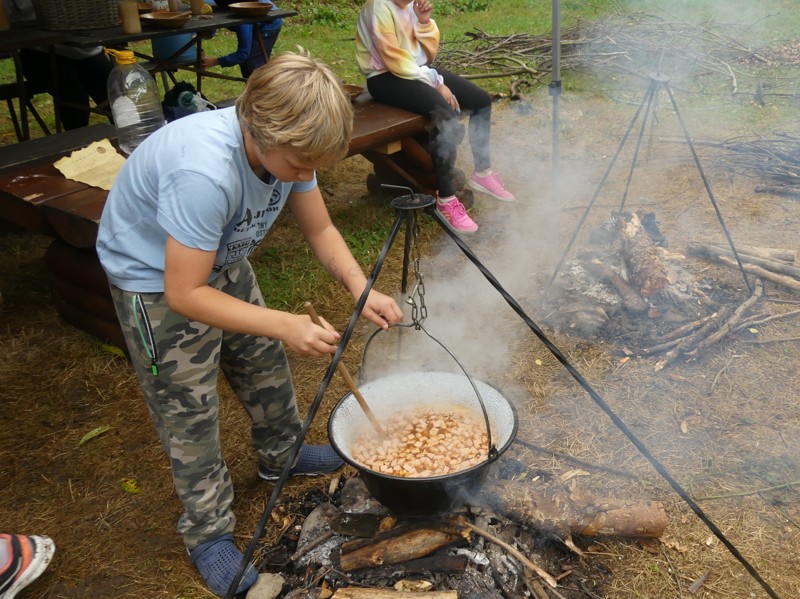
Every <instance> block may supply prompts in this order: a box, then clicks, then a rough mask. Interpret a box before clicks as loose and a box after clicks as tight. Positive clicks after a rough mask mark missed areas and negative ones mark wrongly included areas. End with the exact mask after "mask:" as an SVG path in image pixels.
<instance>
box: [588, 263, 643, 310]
mask: <svg viewBox="0 0 800 599" xmlns="http://www.w3.org/2000/svg"><path fill="white" fill-rule="evenodd" d="M586 266H587V267H588V268H589V270H590V271H591V272H593V273H594V274H595V275H597V276H598V277H599V278H600V280H601V281H605V282H607V283H609V284H610V285H611V286H612V287H614V289H616V290H617V293H619V295H620V297H621V298H622V307H623V308H625V309H626V310H627V311H628V312H632V313H634V314H641V313H643V312H647V311H648V310H649V309H650V304H649V303H647V302H646V301H645V300H644V298H643V297H642V296H641V295H639V292H638V291H636V289H634V288H633V287H631V286H630V285H629V284H628V283H627V281H625V280H624V279H623V278H622V277H621V276H619V275H618V274H617V273H615V272H614V271H613V270H611V269H610V268H609V267H608V266H606V265H605V264H603V263H602V262H601V261H600V260H598V259H596V258H595V259H594V260H590V261H589V262H588V263H587V264H586Z"/></svg>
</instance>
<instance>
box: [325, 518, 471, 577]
mask: <svg viewBox="0 0 800 599" xmlns="http://www.w3.org/2000/svg"><path fill="white" fill-rule="evenodd" d="M468 539H469V533H468V532H467V531H466V530H465V529H464V527H463V526H461V525H458V524H453V523H430V522H428V523H424V522H423V523H416V524H409V525H405V526H398V527H397V528H394V529H392V530H389V531H387V532H385V533H381V534H379V535H376V536H375V537H374V538H371V539H355V540H353V541H348V542H347V543H345V544H343V545H342V548H341V551H340V560H339V561H340V566H341V569H342V570H343V571H345V572H350V571H353V570H360V569H362V568H372V567H375V566H382V565H384V564H398V563H401V562H405V561H408V560H412V559H416V558H418V557H423V556H426V555H428V554H430V553H433V552H434V551H436V550H437V549H441V548H443V547H448V546H450V545H455V544H458V543H462V542H465V541H467V540H468Z"/></svg>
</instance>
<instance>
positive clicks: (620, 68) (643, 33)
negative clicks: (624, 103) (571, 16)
mask: <svg viewBox="0 0 800 599" xmlns="http://www.w3.org/2000/svg"><path fill="white" fill-rule="evenodd" d="M737 38H738V36H737V35H736V32H735V31H733V32H732V31H731V29H730V25H729V24H728V25H722V24H720V25H716V26H715V24H714V23H705V24H703V25H692V24H689V23H686V22H684V21H680V20H676V19H674V17H671V16H660V15H655V14H647V13H633V14H631V13H626V14H624V15H622V14H611V15H609V16H608V17H607V18H604V19H598V20H595V21H591V22H578V23H577V24H575V25H572V26H567V27H563V28H562V31H561V68H562V69H564V70H572V71H578V72H590V73H593V74H598V73H607V74H608V75H619V74H624V75H632V76H634V77H638V78H643V79H647V77H648V76H649V74H650V73H652V72H654V71H656V70H660V72H662V73H666V74H669V75H672V74H676V76H678V75H677V74H679V73H680V74H681V75H680V76H681V77H686V81H687V82H690V81H691V80H692V78H697V77H709V76H714V77H720V78H722V79H723V80H724V81H726V82H727V85H728V88H729V90H730V92H731V93H734V94H735V93H737V92H738V91H739V90H740V82H739V80H740V79H742V80H744V82H743V83H742V84H741V87H742V88H743V89H742V91H746V92H747V93H754V92H755V91H756V87H757V86H758V85H761V84H760V83H759V81H758V75H757V72H758V69H759V68H760V67H762V66H765V65H772V64H776V63H779V64H791V60H790V59H791V58H792V55H791V54H790V53H789V52H788V50H785V51H783V52H778V51H777V50H770V49H765V50H764V52H761V51H759V50H756V49H753V48H752V47H750V46H748V45H746V44H744V43H743V42H741V41H740V40H739V39H737ZM552 58H553V57H552V39H551V36H550V35H530V34H525V33H517V34H513V35H510V36H496V35H490V34H488V33H486V32H485V31H481V30H475V31H470V32H467V33H466V34H465V37H464V38H463V39H456V40H452V41H447V42H444V43H443V44H442V47H441V49H440V52H439V56H438V57H437V64H439V65H441V66H442V67H444V68H447V69H449V70H452V71H455V72H458V73H460V74H463V75H464V76H466V77H467V78H471V79H487V78H498V77H511V78H513V81H512V83H511V96H512V97H518V93H519V92H520V91H521V89H522V88H523V87H526V86H530V85H532V84H535V83H543V82H544V83H547V82H548V80H549V77H550V73H551V72H552ZM678 83H679V84H680V82H678ZM782 85H786V86H787V89H788V90H789V91H788V93H789V94H790V95H796V82H795V85H792V82H791V81H786V82H785V83H784V84H782ZM758 91H759V94H760V95H761V100H762V101H763V99H764V97H765V96H769V95H783V96H785V95H787V93H781V90H779V89H777V88H769V89H766V88H764V87H763V86H762V87H760V88H759V90H758Z"/></svg>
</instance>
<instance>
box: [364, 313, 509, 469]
mask: <svg viewBox="0 0 800 599" xmlns="http://www.w3.org/2000/svg"><path fill="white" fill-rule="evenodd" d="M398 327H408V328H412V327H413V328H415V329H419V330H421V331H422V332H423V333H425V334H426V335H427V336H428V337H430V338H431V339H432V340H433V341H435V342H436V343H437V344H439V347H441V348H442V349H443V350H444V351H446V352H447V353H448V354H449V355H450V357H451V358H453V361H455V363H456V364H458V367H459V368H460V369H461V372H463V373H464V376H465V377H467V380H468V381H469V384H470V385H472V390H473V391H475V395H476V396H477V397H478V403H480V404H481V412H482V413H483V421H484V423H485V424H486V434H487V435H488V445H489V451H488V455H487V460H488V461H489V462H494V461H495V460H496V459H497V458H498V457H499V456H500V454H499V452H498V451H497V447H496V446H495V444H494V443H492V426H491V423H490V422H489V413H488V412H487V411H486V404H485V403H484V402H483V396H482V395H481V392H480V391H479V390H478V386H477V385H476V384H475V381H474V380H473V379H472V376H471V375H470V374H469V372H467V369H466V368H465V367H464V365H463V364H462V363H461V360H459V359H458V356H456V355H455V354H454V353H453V352H451V351H450V350H449V349H448V347H447V346H446V345H445V344H444V343H442V342H441V341H439V340H438V339H437V338H436V337H434V336H433V335H431V334H430V333H429V332H428V330H427V329H426V328H425V327H424V326H422V323H421V322H415V323H414V324H395V325H392V329H395V328H398ZM390 330H391V329H390ZM382 332H385V331H384V330H383V329H376V330H375V332H373V333H372V335H370V336H369V338H368V339H367V342H366V343H365V344H364V351H363V352H362V354H361V366H360V368H359V369H358V381H359V383H363V382H364V378H365V377H364V359H365V358H366V356H367V350H368V349H369V345H370V343H372V340H373V339H374V338H375V336H376V335H377V334H378V333H382Z"/></svg>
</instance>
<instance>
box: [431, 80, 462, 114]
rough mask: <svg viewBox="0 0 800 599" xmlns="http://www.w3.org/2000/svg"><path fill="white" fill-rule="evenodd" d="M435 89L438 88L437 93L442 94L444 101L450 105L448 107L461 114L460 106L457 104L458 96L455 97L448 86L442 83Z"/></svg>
mask: <svg viewBox="0 0 800 599" xmlns="http://www.w3.org/2000/svg"><path fill="white" fill-rule="evenodd" d="M436 89H438V90H439V93H440V94H442V97H443V98H444V101H445V102H447V103H448V104H449V105H450V108H452V109H453V111H454V112H455V113H456V114H461V107H460V106H459V105H458V98H456V97H455V95H454V94H453V92H451V91H450V88H449V87H447V86H446V85H445V84H444V83H442V84H441V85H440V86H439V87H437V88H436Z"/></svg>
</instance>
